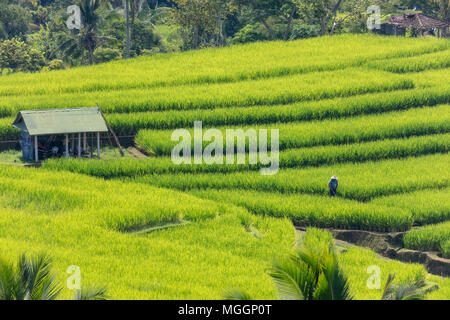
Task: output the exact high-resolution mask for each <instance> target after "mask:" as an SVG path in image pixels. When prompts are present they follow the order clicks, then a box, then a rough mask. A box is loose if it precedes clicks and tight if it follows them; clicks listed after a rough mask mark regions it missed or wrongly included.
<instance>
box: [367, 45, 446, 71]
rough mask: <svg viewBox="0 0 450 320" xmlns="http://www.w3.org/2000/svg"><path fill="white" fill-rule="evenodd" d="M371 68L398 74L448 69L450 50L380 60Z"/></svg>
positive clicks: (370, 63)
mask: <svg viewBox="0 0 450 320" xmlns="http://www.w3.org/2000/svg"><path fill="white" fill-rule="evenodd" d="M369 66H370V67H372V68H376V69H379V70H385V71H391V72H397V73H403V72H420V71H424V70H430V69H442V68H448V67H450V50H444V51H439V52H435V53H430V54H424V55H420V56H415V57H408V58H397V59H389V60H378V61H374V62H369Z"/></svg>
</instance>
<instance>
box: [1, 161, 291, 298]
mask: <svg viewBox="0 0 450 320" xmlns="http://www.w3.org/2000/svg"><path fill="white" fill-rule="evenodd" d="M0 171H1V175H2V181H3V178H5V179H7V181H5V182H4V183H3V185H2V187H1V188H0V190H1V194H0V199H1V201H0V225H1V226H2V227H1V228H0V250H1V252H2V257H3V258H6V259H12V258H14V257H16V256H17V254H19V253H21V252H23V251H27V252H29V253H30V254H34V253H38V252H48V253H50V254H51V256H52V259H53V261H54V263H55V273H56V276H57V278H58V281H61V282H62V281H66V278H67V274H66V270H67V268H68V266H70V265H77V266H79V267H80V269H81V272H82V274H83V282H84V281H85V282H86V283H94V284H96V285H100V286H103V287H105V288H106V289H107V290H108V294H109V295H110V296H111V298H113V299H125V298H127V299H139V298H140V299H150V298H151V299H163V298H171V299H177V298H178V299H181V298H191V299H193V298H220V297H221V294H222V292H223V290H224V289H225V288H226V287H225V286H226V285H229V284H230V283H231V285H233V286H242V285H243V284H247V283H249V282H252V284H251V285H250V288H249V291H251V293H252V295H254V296H256V297H258V298H273V297H274V296H275V293H274V290H273V287H272V283H271V281H270V279H269V277H268V276H267V275H266V274H265V269H266V268H267V267H268V266H269V261H270V259H272V258H275V257H281V255H282V252H286V249H288V248H290V244H291V243H292V241H293V239H294V231H293V229H292V224H291V223H290V222H289V221H287V220H282V219H273V218H268V217H258V216H253V215H250V214H249V213H248V212H246V211H245V210H243V209H240V208H237V207H233V206H230V205H227V206H224V205H222V204H220V203H215V202H213V201H209V200H202V199H199V198H196V197H193V196H190V195H187V194H182V193H177V192H173V191H169V190H164V189H158V188H152V187H149V186H145V185H142V184H129V183H126V184H124V183H121V182H115V181H104V180H103V179H95V178H91V177H87V176H83V175H76V174H71V173H67V172H65V173H63V172H57V173H55V172H51V171H47V170H37V169H32V168H19V167H8V166H0ZM13 182H14V183H13ZM58 190H59V193H58ZM53 192H55V193H56V194H53ZM130 199H132V201H130ZM47 203H53V205H48V206H47V205H46V204H47ZM179 218H183V219H187V220H189V221H191V222H192V223H190V224H185V225H183V226H182V227H180V228H171V229H166V230H160V231H157V232H153V233H150V234H147V235H137V234H134V233H130V232H128V231H129V230H130V229H131V230H133V229H134V228H137V227H139V226H141V225H143V224H145V225H152V224H155V223H160V222H165V221H170V220H172V219H179ZM243 220H246V221H249V223H250V224H251V225H252V226H254V228H255V230H258V231H259V232H260V233H261V237H259V238H256V237H255V236H253V235H252V234H250V233H249V232H248V231H247V230H246V228H245V227H244V226H243V225H242V221H243ZM192 252H195V253H196V254H195V255H194V256H193V255H192ZM197 268H202V269H204V271H203V272H202V273H201V275H200V274H199V273H198V272H197V271H196V270H198V269H197ZM213 274H216V276H215V277H214V276H213ZM217 275H220V277H217ZM225 279H226V280H225ZM255 279H258V280H255ZM70 296H71V293H70V292H68V290H65V291H64V297H70Z"/></svg>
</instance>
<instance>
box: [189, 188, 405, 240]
mask: <svg viewBox="0 0 450 320" xmlns="http://www.w3.org/2000/svg"><path fill="white" fill-rule="evenodd" d="M190 193H191V194H193V195H195V196H198V197H201V198H205V199H212V200H216V201H221V202H223V203H232V204H234V205H238V206H241V207H244V208H246V209H247V210H249V211H250V212H252V213H255V214H263V215H269V216H274V217H278V218H284V217H286V218H289V219H291V220H292V221H293V222H294V224H296V225H300V226H315V227H320V228H338V229H339V228H341V229H356V230H358V229H362V230H370V231H379V232H385V231H403V230H408V229H409V228H411V225H412V222H413V219H412V215H411V214H410V213H409V212H408V211H407V210H403V209H397V208H391V209H388V208H386V207H383V206H376V205H368V204H365V203H360V202H358V201H354V200H346V199H339V198H331V197H324V196H311V195H302V194H291V195H284V194H280V193H277V192H257V191H246V190H214V189H208V190H193V191H191V192H190Z"/></svg>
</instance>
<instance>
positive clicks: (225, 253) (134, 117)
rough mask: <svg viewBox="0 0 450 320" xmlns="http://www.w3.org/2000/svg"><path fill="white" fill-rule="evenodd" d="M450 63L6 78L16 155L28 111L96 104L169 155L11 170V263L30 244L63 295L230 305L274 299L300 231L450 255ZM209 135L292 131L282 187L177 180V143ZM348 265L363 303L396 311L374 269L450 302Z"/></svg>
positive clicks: (301, 64) (372, 54)
mask: <svg viewBox="0 0 450 320" xmlns="http://www.w3.org/2000/svg"><path fill="white" fill-rule="evenodd" d="M267 21H269V22H270V20H267ZM279 30H281V29H278V31H279ZM275 31H276V30H275ZM278 31H276V32H278ZM203 36H204V35H203ZM202 39H203V38H202ZM201 41H203V40H201ZM201 41H200V42H201ZM449 48H450V43H449V42H448V41H446V40H436V39H425V38H422V39H410V38H394V37H392V38H389V37H376V36H367V35H339V36H333V37H320V38H314V39H307V40H301V41H292V42H282V41H277V42H270V43H269V42H266V43H257V44H252V45H239V46H234V47H232V48H221V49H206V50H199V51H197V52H183V53H175V54H155V55H151V56H147V57H140V58H136V59H133V60H130V61H112V62H109V63H105V64H102V65H97V66H93V67H90V68H87V67H82V68H72V69H68V70H58V71H51V72H41V73H37V74H13V75H8V76H7V77H0V115H1V116H2V117H3V118H0V137H1V139H0V140H8V139H17V137H18V131H17V130H15V129H13V128H12V127H11V123H12V121H13V120H14V118H13V117H14V116H15V115H16V112H17V111H18V110H23V109H37V108H60V107H77V106H79V107H86V106H93V105H95V103H96V102H98V103H99V104H100V106H101V107H102V110H103V111H104V112H105V115H106V117H107V119H108V120H109V122H110V123H111V125H112V127H113V128H114V130H115V131H116V133H118V134H119V136H123V135H136V137H135V142H136V144H137V145H138V146H139V147H140V148H141V149H143V150H144V151H146V152H148V153H149V154H151V153H155V154H156V157H148V158H146V159H134V158H130V157H128V158H123V159H115V160H107V159H106V157H105V159H103V160H97V159H92V160H80V159H55V160H49V161H46V162H44V163H43V164H42V168H40V169H39V170H37V169H32V168H27V169H25V168H14V167H0V175H1V177H2V179H0V225H1V228H0V249H1V250H2V252H5V255H6V257H7V258H8V259H15V257H17V255H18V254H20V253H21V252H23V251H24V250H25V249H26V248H30V244H32V252H31V253H38V252H42V251H43V252H51V254H52V257H53V258H54V261H55V266H56V268H57V271H58V276H57V277H59V278H60V280H63V278H64V273H65V270H66V268H67V266H68V265H73V264H75V265H79V266H80V267H81V268H82V272H83V277H86V281H88V282H89V283H93V284H94V285H97V284H98V285H101V286H106V287H107V290H108V293H110V294H111V296H112V297H113V298H144V299H147V298H151V299H157V298H192V299H198V298H221V297H223V293H224V291H225V289H228V288H230V287H235V288H246V289H247V290H248V293H249V295H251V296H252V297H254V298H256V299H263V298H274V297H276V290H275V288H274V287H273V284H272V281H271V279H270V277H269V276H268V274H267V273H266V271H267V268H268V267H270V265H271V261H272V260H273V259H278V258H283V256H284V255H285V254H288V253H289V252H290V250H291V247H290V245H291V243H292V242H293V240H294V234H295V233H294V230H293V228H292V222H293V223H295V224H297V225H301V226H313V227H322V228H325V227H326V228H328V227H329V228H344V229H358V230H370V231H376V232H386V231H407V232H408V233H407V236H406V237H405V246H406V247H411V248H412V247H415V248H417V249H420V250H431V249H429V248H432V250H440V251H441V253H442V255H443V256H448V251H449V250H448V239H449V235H448V232H447V227H442V226H446V224H448V221H449V219H450V217H449V215H448V213H449V203H448V198H449V197H448V190H449V187H450V185H449V175H448V163H449V157H450V155H449V153H448V151H449V147H450V130H449V129H450V127H449V123H450V118H449V114H450V113H449V112H448V111H449V103H450V86H449V83H450V81H449V80H450V78H449V75H450V73H449V69H448V67H449V66H448V64H447V60H448V52H449ZM102 50H103V49H102ZM115 50H116V49H115ZM107 51H108V50H106V51H105V52H106V53H107ZM269 53H270V54H269ZM108 59H109V58H108ZM55 65H57V63H56V62H55ZM196 120H202V122H203V127H204V130H206V129H209V128H212V127H215V126H218V128H217V129H219V130H221V132H225V130H226V129H227V128H244V129H249V128H253V129H279V130H280V147H281V151H280V153H279V165H280V168H279V171H278V173H277V174H276V175H273V176H263V175H261V174H260V172H259V169H260V168H261V167H264V166H262V165H261V164H256V165H250V164H248V163H247V162H246V164H242V165H239V164H227V165H218V164H216V165H207V164H198V165H187V164H184V165H175V164H174V163H173V162H172V160H171V159H170V158H169V157H168V156H169V155H170V154H171V150H172V148H173V146H174V144H175V142H172V141H170V136H171V133H172V130H174V129H177V128H182V127H185V128H187V129H188V130H191V128H192V126H193V122H194V121H196ZM191 132H192V130H191ZM269 141H270V139H269ZM269 148H270V145H269ZM16 154H17V152H16ZM245 156H246V159H248V157H249V156H250V155H248V154H247V155H245ZM251 156H253V154H252V155H251ZM69 171H72V172H69ZM87 175H91V176H95V177H88V176H87ZM333 175H337V176H338V179H339V187H338V190H337V197H335V198H331V197H329V196H328V193H329V192H328V189H327V182H328V180H329V179H330V176H333ZM164 188H169V189H173V190H168V189H164ZM433 223H440V224H439V225H432V224H433ZM417 225H427V226H423V227H421V228H417ZM192 252H195V253H196V254H194V255H193V254H192ZM337 258H338V260H339V263H340V265H341V266H342V270H343V272H344V274H345V276H346V277H348V279H349V285H350V291H351V292H352V294H354V297H355V298H356V299H367V298H372V299H379V298H380V296H381V291H380V290H369V289H367V287H366V280H367V277H368V274H367V271H366V270H367V267H368V266H369V265H373V264H376V265H378V266H380V267H381V269H382V283H384V282H385V281H386V277H387V275H388V274H389V273H390V272H393V271H395V273H396V274H397V277H396V279H395V283H396V284H398V283H414V281H415V280H417V281H418V280H423V279H425V278H426V279H433V280H432V281H434V282H437V283H439V285H440V286H441V289H439V290H437V291H435V292H432V293H431V294H430V295H429V297H434V298H442V297H448V294H449V288H450V283H448V281H447V279H440V278H435V277H430V276H428V275H426V272H425V269H424V268H423V267H422V266H419V265H411V264H402V263H399V262H393V261H387V260H383V259H380V258H378V257H377V256H375V255H374V254H373V252H371V251H367V250H362V249H358V248H349V249H345V250H344V252H340V253H339V254H338V255H337ZM341 261H342V263H341ZM199 270H201V272H199ZM111 279H118V280H117V281H112V280H111ZM64 294H65V296H67V297H68V296H70V293H69V292H65V293H64Z"/></svg>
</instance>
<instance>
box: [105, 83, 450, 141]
mask: <svg viewBox="0 0 450 320" xmlns="http://www.w3.org/2000/svg"><path fill="white" fill-rule="evenodd" d="M449 102H450V89H449V90H444V89H443V88H442V87H438V88H424V89H416V90H400V91H392V92H382V93H370V94H364V95H358V96H352V97H347V98H333V99H325V100H320V101H312V102H300V103H294V104H287V105H277V106H254V107H227V108H215V109H211V110H205V109H197V110H181V111H175V110H170V111H161V112H134V113H111V114H107V118H108V121H109V122H110V124H111V126H112V127H113V128H114V131H115V132H117V133H119V134H121V135H130V134H136V133H137V132H138V131H139V130H141V129H176V128H186V127H191V126H192V124H193V123H194V121H196V120H201V121H202V122H203V125H205V126H220V125H228V126H230V125H251V124H258V125H262V124H266V123H267V124H269V123H274V122H283V123H286V122H295V121H309V120H324V119H328V118H341V117H348V116H358V115H361V114H372V113H381V112H388V111H397V110H404V109H409V108H414V107H421V106H433V105H437V104H443V103H449Z"/></svg>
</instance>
